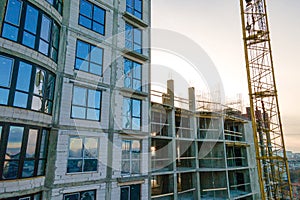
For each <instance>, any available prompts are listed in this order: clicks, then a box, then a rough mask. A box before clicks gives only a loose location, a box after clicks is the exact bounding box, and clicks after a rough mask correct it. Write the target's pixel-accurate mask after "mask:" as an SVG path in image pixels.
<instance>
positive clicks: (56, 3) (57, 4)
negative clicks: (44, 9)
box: [46, 0, 63, 14]
mask: <svg viewBox="0 0 300 200" xmlns="http://www.w3.org/2000/svg"><path fill="white" fill-rule="evenodd" d="M46 1H47V2H48V3H49V4H51V5H52V6H53V7H54V8H55V9H56V10H57V11H58V12H59V13H60V14H61V12H62V3H63V0H46Z"/></svg>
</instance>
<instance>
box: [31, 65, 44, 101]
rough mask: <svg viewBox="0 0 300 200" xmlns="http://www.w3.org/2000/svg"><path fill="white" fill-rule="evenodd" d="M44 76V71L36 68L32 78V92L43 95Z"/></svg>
mask: <svg viewBox="0 0 300 200" xmlns="http://www.w3.org/2000/svg"><path fill="white" fill-rule="evenodd" d="M45 76H46V72H45V71H44V70H41V69H39V68H36V73H35V78H34V88H33V93H34V94H37V95H39V96H43V93H44V82H45Z"/></svg>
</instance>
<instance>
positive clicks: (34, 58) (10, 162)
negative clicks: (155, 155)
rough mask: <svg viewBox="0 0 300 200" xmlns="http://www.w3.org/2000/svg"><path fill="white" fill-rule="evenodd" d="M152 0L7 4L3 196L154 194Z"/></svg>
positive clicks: (0, 16) (0, 53) (0, 158)
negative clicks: (151, 181)
mask: <svg viewBox="0 0 300 200" xmlns="http://www.w3.org/2000/svg"><path fill="white" fill-rule="evenodd" d="M149 26H150V0H143V1H141V0H135V1H130V0H127V1H117V0H105V1H102V0H3V1H1V2H0V30H1V34H0V169H1V170H0V199H9V200H12V199H51V200H56V199H57V200H58V199H59V200H61V199H64V200H71V199H72V200H75V199H139V198H140V199H148V196H149V187H148V185H149V177H148V171H149V170H148V166H149V163H148V162H149V158H148V157H147V155H148V154H144V152H148V148H149V139H148V134H149V127H148V124H149V117H148V116H149V114H148V111H149V105H150V96H149V84H148V83H149V74H150V68H149V63H150V51H149V48H148V47H149V43H150V39H149V38H150V35H149V32H148V29H147V28H148V27H149Z"/></svg>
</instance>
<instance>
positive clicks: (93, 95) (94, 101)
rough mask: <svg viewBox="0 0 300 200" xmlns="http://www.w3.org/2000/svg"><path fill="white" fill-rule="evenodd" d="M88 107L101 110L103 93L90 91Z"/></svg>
mask: <svg viewBox="0 0 300 200" xmlns="http://www.w3.org/2000/svg"><path fill="white" fill-rule="evenodd" d="M88 95H89V97H88V101H89V102H88V107H90V108H98V109H99V108H100V98H101V92H100V91H96V90H88Z"/></svg>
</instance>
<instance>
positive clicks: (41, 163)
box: [37, 160, 46, 176]
mask: <svg viewBox="0 0 300 200" xmlns="http://www.w3.org/2000/svg"><path fill="white" fill-rule="evenodd" d="M45 163H46V162H45V161H44V160H39V165H38V171H37V176H43V175H45Z"/></svg>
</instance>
